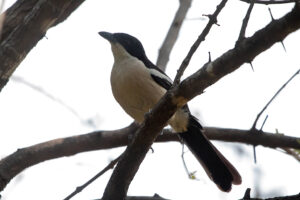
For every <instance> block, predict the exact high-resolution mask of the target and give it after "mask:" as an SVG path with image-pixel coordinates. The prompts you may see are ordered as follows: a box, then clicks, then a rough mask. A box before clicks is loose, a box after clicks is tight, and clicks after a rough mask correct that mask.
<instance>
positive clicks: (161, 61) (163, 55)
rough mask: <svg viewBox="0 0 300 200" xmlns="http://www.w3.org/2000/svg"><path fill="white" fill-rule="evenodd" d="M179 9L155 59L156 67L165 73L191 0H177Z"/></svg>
mask: <svg viewBox="0 0 300 200" xmlns="http://www.w3.org/2000/svg"><path fill="white" fill-rule="evenodd" d="M179 3H180V4H179V7H178V10H177V12H176V14H175V17H174V19H173V22H172V23H171V26H170V28H169V31H168V33H167V35H166V38H165V40H164V42H163V44H162V46H161V47H160V49H159V54H158V57H157V61H156V65H157V67H159V68H160V69H161V70H163V71H165V70H166V66H167V63H168V61H169V57H170V54H171V51H172V49H173V47H174V45H175V42H176V40H177V38H178V34H179V31H180V28H181V25H182V22H183V20H184V19H185V17H186V14H187V12H188V10H189V8H190V7H191V4H192V0H179Z"/></svg>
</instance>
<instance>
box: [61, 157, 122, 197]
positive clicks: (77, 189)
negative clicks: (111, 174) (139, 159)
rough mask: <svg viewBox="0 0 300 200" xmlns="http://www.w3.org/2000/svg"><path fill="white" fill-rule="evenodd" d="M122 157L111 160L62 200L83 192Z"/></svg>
mask: <svg viewBox="0 0 300 200" xmlns="http://www.w3.org/2000/svg"><path fill="white" fill-rule="evenodd" d="M122 155H123V154H121V155H120V156H118V157H117V158H116V159H114V160H112V161H111V162H110V163H109V164H108V165H107V166H106V167H105V168H104V169H103V170H101V171H100V172H99V173H98V174H96V175H95V176H94V177H93V178H91V179H90V180H88V181H87V182H86V183H85V184H83V185H82V186H79V187H77V188H76V189H75V191H74V192H72V193H71V194H70V195H68V196H67V197H66V198H64V200H69V199H71V198H72V197H74V196H75V195H77V194H78V193H80V192H81V191H82V190H84V189H85V188H86V187H87V186H88V185H90V184H91V183H92V182H94V181H95V180H96V179H97V178H99V177H100V176H102V175H103V174H104V173H105V172H107V171H108V170H110V169H113V168H114V166H115V164H117V162H118V161H119V159H120V158H121V156H122Z"/></svg>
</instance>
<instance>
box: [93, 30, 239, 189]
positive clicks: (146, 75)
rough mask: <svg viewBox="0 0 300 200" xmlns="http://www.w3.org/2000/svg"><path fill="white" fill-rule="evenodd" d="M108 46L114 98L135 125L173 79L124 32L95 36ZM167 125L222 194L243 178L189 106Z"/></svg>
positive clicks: (169, 86)
mask: <svg viewBox="0 0 300 200" xmlns="http://www.w3.org/2000/svg"><path fill="white" fill-rule="evenodd" d="M98 34H99V35H100V36H102V37H103V38H104V39H106V40H107V41H108V42H109V43H110V45H111V51H112V54H113V57H114V64H113V67H112V70H111V76H110V82H111V89H112V93H113V96H114V98H115V99H116V101H117V102H118V103H119V104H120V106H121V107H122V108H123V110H124V111H125V112H126V113H127V114H128V115H129V116H131V117H132V118H133V119H134V120H135V121H136V122H137V123H139V124H140V123H142V122H143V120H144V116H145V114H146V113H147V112H149V111H150V110H151V109H152V108H153V107H154V106H155V104H156V103H157V102H158V101H159V100H160V99H161V98H162V96H163V95H164V94H165V93H166V91H167V90H169V89H170V88H171V86H172V80H171V79H170V78H169V77H168V76H167V75H166V74H165V73H164V72H163V71H162V70H161V69H159V68H158V67H157V66H156V65H154V64H153V63H152V62H151V61H150V60H149V59H148V57H147V56H146V53H145V50H144V47H143V45H142V43H141V42H140V41H139V40H138V39H137V38H136V37H134V36H131V35H129V34H127V33H119V32H117V33H110V32H106V31H100V32H99V33H98ZM168 124H169V125H170V126H171V127H172V129H173V130H174V132H175V133H176V134H178V136H179V138H180V140H181V141H183V143H184V144H185V145H186V146H187V147H188V148H189V149H190V151H191V152H192V153H193V155H194V156H195V157H196V159H197V160H198V161H199V163H200V164H201V165H202V167H203V168H204V170H205V172H206V173H207V175H208V177H209V178H210V179H211V180H212V181H213V182H214V183H215V184H216V185H217V187H218V188H219V189H220V190H221V191H224V192H229V191H230V190H231V188H232V184H235V185H239V184H241V182H242V178H241V176H240V174H239V172H238V171H237V170H236V168H235V167H234V166H233V165H232V164H231V163H230V162H229V161H228V160H227V159H226V158H225V157H224V156H223V155H222V154H221V153H220V151H218V150H217V148H216V147H215V146H214V145H213V144H212V143H211V142H210V141H209V140H208V139H207V137H206V136H205V134H204V133H203V128H202V126H201V124H200V123H199V122H198V120H197V118H196V117H194V116H193V115H192V114H191V112H190V110H189V108H188V105H184V106H183V107H182V108H180V109H178V110H177V111H176V112H175V114H174V115H173V116H172V117H171V118H170V119H169V121H168Z"/></svg>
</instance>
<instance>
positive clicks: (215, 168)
mask: <svg viewBox="0 0 300 200" xmlns="http://www.w3.org/2000/svg"><path fill="white" fill-rule="evenodd" d="M201 130H202V127H201V125H200V124H199V122H198V121H197V120H196V119H195V118H194V117H193V116H192V115H190V117H189V123H188V130H187V131H186V132H182V133H179V136H180V137H181V139H182V140H183V142H184V143H185V144H186V145H187V146H188V148H189V149H190V150H191V151H192V153H193V154H194V155H195V157H196V158H197V159H198V161H199V162H200V163H201V165H202V166H203V168H204V169H205V171H206V173H207V175H208V176H209V177H210V179H211V180H212V181H213V182H214V183H215V184H216V185H217V186H218V187H219V189H220V190H222V191H225V192H229V191H230V190H231V186H232V184H235V185H238V184H241V182H242V178H241V176H240V174H239V173H238V171H237V170H236V169H235V168H234V167H233V165H232V164H231V163H230V162H229V161H228V160H227V159H226V158H225V157H224V156H223V155H222V154H221V153H220V152H219V151H218V150H217V148H216V147H215V146H214V145H213V144H212V143H211V142H210V141H209V140H208V139H207V138H206V136H205V135H204V134H203V133H202V131H201Z"/></svg>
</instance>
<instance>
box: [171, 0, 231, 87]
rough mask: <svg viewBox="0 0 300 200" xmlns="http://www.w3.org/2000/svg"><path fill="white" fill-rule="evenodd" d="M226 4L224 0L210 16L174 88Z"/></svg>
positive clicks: (185, 61) (186, 58) (179, 72)
mask: <svg viewBox="0 0 300 200" xmlns="http://www.w3.org/2000/svg"><path fill="white" fill-rule="evenodd" d="M226 2H227V0H222V2H221V3H220V4H219V5H218V6H217V9H216V11H215V12H214V14H212V15H209V21H208V23H207V25H206V27H205V28H204V30H203V31H202V33H201V34H200V35H199V36H198V39H197V40H196V41H195V42H194V44H193V45H192V47H191V49H190V51H189V52H188V54H187V55H186V57H185V58H184V60H183V61H182V63H181V65H180V67H179V69H178V70H177V74H176V77H175V79H174V84H173V87H174V86H177V85H178V84H179V82H180V78H181V76H182V75H183V73H184V71H185V69H186V68H187V66H188V65H189V63H190V60H191V58H192V56H193V55H194V53H195V52H196V50H197V49H198V47H199V46H200V44H201V42H202V41H204V40H205V37H206V36H207V35H208V33H209V31H210V29H211V27H212V26H213V25H214V24H216V23H217V16H218V15H219V13H220V12H221V10H222V9H223V8H224V6H225V4H226Z"/></svg>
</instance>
